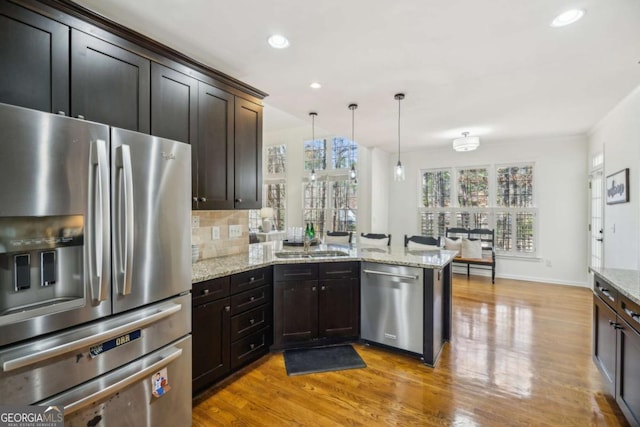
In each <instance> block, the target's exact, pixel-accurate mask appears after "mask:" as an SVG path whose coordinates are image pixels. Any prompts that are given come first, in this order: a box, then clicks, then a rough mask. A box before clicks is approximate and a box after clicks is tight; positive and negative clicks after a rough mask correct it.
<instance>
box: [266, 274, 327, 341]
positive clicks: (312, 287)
mask: <svg viewBox="0 0 640 427" xmlns="http://www.w3.org/2000/svg"><path fill="white" fill-rule="evenodd" d="M274 293H275V295H274V299H275V301H274V307H273V312H274V320H273V322H274V341H275V345H276V346H281V345H283V344H290V343H297V342H304V341H308V340H311V339H313V338H317V337H318V281H317V280H307V281H295V282H279V283H276V284H275V287H274Z"/></svg>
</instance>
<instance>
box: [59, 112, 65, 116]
mask: <svg viewBox="0 0 640 427" xmlns="http://www.w3.org/2000/svg"><path fill="white" fill-rule="evenodd" d="M58 114H59V115H60V116H66V115H67V113H65V112H64V111H58Z"/></svg>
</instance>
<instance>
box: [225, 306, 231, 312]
mask: <svg viewBox="0 0 640 427" xmlns="http://www.w3.org/2000/svg"><path fill="white" fill-rule="evenodd" d="M224 311H226V312H227V313H228V312H230V311H231V306H229V305H228V306H226V307H225V308H224Z"/></svg>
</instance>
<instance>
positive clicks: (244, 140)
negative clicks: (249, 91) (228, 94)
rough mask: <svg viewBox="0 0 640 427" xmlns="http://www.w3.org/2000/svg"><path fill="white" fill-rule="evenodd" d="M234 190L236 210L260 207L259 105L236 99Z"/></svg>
mask: <svg viewBox="0 0 640 427" xmlns="http://www.w3.org/2000/svg"><path fill="white" fill-rule="evenodd" d="M234 157H235V162H234V167H235V169H234V177H235V178H234V181H235V183H234V187H235V203H234V207H235V208H236V209H259V208H260V207H262V106H260V105H257V104H254V103H253V102H249V101H247V100H244V99H241V98H236V104H235V156H234Z"/></svg>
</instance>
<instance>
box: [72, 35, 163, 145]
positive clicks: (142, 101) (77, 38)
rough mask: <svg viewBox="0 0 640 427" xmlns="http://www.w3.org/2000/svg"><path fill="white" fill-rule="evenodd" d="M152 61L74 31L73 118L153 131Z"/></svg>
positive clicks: (145, 131) (142, 130)
mask: <svg viewBox="0 0 640 427" xmlns="http://www.w3.org/2000/svg"><path fill="white" fill-rule="evenodd" d="M150 68H151V66H150V61H149V60H148V59H145V58H143V57H141V56H138V55H136V54H134V53H131V52H129V51H127V50H125V49H122V48H120V47H118V46H115V45H112V44H110V43H107V42H105V41H102V40H100V39H98V38H96V37H93V36H90V35H89V34H85V33H83V32H81V31H77V30H75V29H72V31H71V115H72V116H73V117H78V116H82V117H84V118H85V119H86V120H91V121H96V122H100V123H105V124H108V125H110V126H115V127H120V128H124V129H129V130H134V131H138V132H143V133H149V131H150V116H149V108H150V105H149V104H150V102H149V101H150V97H149V91H150V86H151V84H150V79H151V73H150Z"/></svg>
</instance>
